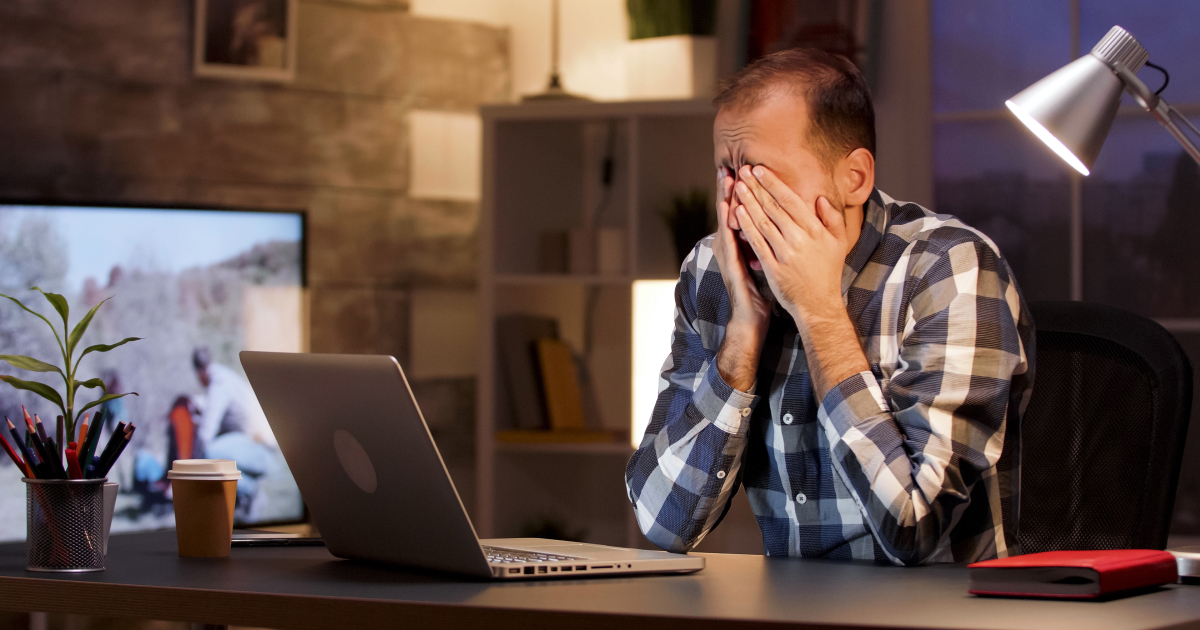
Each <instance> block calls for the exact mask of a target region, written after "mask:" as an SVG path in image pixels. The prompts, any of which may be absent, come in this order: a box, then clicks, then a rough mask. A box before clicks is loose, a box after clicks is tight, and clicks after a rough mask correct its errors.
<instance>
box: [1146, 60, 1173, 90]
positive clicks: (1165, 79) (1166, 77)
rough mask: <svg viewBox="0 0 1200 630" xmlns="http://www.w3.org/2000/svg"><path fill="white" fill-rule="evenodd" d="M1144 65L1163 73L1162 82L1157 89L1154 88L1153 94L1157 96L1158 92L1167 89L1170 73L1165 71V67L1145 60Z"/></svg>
mask: <svg viewBox="0 0 1200 630" xmlns="http://www.w3.org/2000/svg"><path fill="white" fill-rule="evenodd" d="M1146 65H1147V66H1150V67H1151V68H1154V69H1155V70H1158V71H1159V72H1161V73H1162V75H1163V84H1162V85H1161V86H1160V87H1159V88H1158V89H1157V90H1154V95H1155V96H1158V95H1159V94H1162V91H1163V90H1165V89H1167V85H1169V84H1170V83H1171V75H1170V73H1168V72H1167V69H1166V68H1164V67H1162V66H1160V65H1157V64H1153V63H1150V62H1149V61H1147V62H1146Z"/></svg>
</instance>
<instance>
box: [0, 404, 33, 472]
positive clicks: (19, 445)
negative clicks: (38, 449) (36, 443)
mask: <svg viewBox="0 0 1200 630" xmlns="http://www.w3.org/2000/svg"><path fill="white" fill-rule="evenodd" d="M4 421H5V422H7V423H8V432H9V433H10V434H11V435H12V437H13V444H15V445H16V449H17V450H18V451H20V453H21V457H24V458H25V467H26V469H27V470H28V471H29V472H30V473H34V474H32V475H30V477H33V478H36V471H35V469H34V467H33V457H32V456H30V454H29V451H28V450H27V449H26V448H25V440H24V439H22V438H21V434H20V433H18V432H17V427H16V426H15V425H13V423H12V420H9V419H8V418H7V417H6V418H4Z"/></svg>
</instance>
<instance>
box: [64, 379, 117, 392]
mask: <svg viewBox="0 0 1200 630" xmlns="http://www.w3.org/2000/svg"><path fill="white" fill-rule="evenodd" d="M80 387H86V388H88V389H96V388H97V387H99V388H100V391H102V392H104V393H105V394H107V393H108V388H107V387H105V386H104V381H102V380H100V379H99V378H89V379H88V380H86V381H75V382H74V384H73V385H72V386H71V393H75V392H77V391H79V388H80Z"/></svg>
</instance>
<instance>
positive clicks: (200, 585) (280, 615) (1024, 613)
mask: <svg viewBox="0 0 1200 630" xmlns="http://www.w3.org/2000/svg"><path fill="white" fill-rule="evenodd" d="M704 555H705V557H706V558H707V560H708V566H707V568H706V569H704V570H703V571H701V572H699V573H695V574H691V575H676V576H641V577H625V578H622V577H613V578H598V579H574V580H572V579H562V580H548V581H534V582H512V583H503V584H501V583H487V582H459V581H454V580H452V579H449V578H447V577H444V576H435V575H422V574H414V573H407V572H403V571H399V570H393V569H389V568H385V567H377V566H372V565H366V564H362V563H357V562H348V561H345V560H338V559H336V558H334V557H333V556H331V555H329V553H328V552H327V551H326V550H325V549H324V548H322V547H307V548H295V549H289V548H270V549H261V548H260V549H235V550H234V552H233V556H232V557H230V558H228V559H219V560H197V559H184V558H180V557H178V555H177V554H176V551H175V535H174V533H173V532H158V533H151V534H133V535H126V536H113V538H112V542H111V543H110V549H109V559H108V571H106V572H103V573H90V574H79V575H66V574H58V575H53V574H44V573H43V574H38V573H29V572H26V571H25V546H24V544H12V545H3V546H0V608H5V609H9V610H20V611H35V610H36V611H49V612H72V613H87V614H94V615H99V616H116V617H122V616H123V617H139V618H145V619H165V620H181V621H195V622H205V623H214V624H231V625H247V626H266V627H273V628H355V627H379V626H381V625H385V624H386V625H389V626H391V625H403V626H404V627H405V628H426V627H429V628H432V627H483V626H484V624H486V625H487V627H489V628H508V627H513V628H515V627H521V628H530V627H538V628H548V627H558V628H571V629H572V630H576V629H578V628H599V627H613V626H615V625H617V624H629V625H628V627H630V628H633V627H638V628H643V629H646V630H661V629H665V628H687V629H689V630H695V629H699V628H715V627H729V622H731V621H736V622H740V623H738V624H737V625H738V626H739V627H742V626H746V627H751V626H761V627H784V626H792V627H828V626H835V625H836V626H838V627H843V628H844V627H923V628H1034V627H1038V628H1064V629H1066V628H1081V629H1086V630H1101V629H1105V628H1165V627H1172V628H1176V627H1197V628H1200V587H1197V586H1169V587H1166V588H1163V589H1161V590H1159V591H1156V592H1153V593H1149V594H1145V595H1139V596H1136V597H1128V598H1125V599H1118V600H1114V601H1109V602H1099V603H1094V602H1056V601H1037V600H1007V599H986V598H977V597H973V596H971V595H968V594H967V570H966V568H965V567H963V566H961V565H954V566H951V565H941V566H930V567H920V568H911V569H903V568H897V567H890V566H878V565H872V564H865V563H846V562H834V561H823V560H789V559H768V558H764V557H761V556H738V555H724V554H704ZM650 617H652V618H654V619H647V618H650ZM634 623H636V624H638V625H637V626H633V625H632V624H634Z"/></svg>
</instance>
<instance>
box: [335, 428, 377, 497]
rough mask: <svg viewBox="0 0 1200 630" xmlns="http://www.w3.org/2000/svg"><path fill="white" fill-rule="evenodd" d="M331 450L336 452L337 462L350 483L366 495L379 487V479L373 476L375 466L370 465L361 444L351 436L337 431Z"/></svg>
mask: <svg viewBox="0 0 1200 630" xmlns="http://www.w3.org/2000/svg"><path fill="white" fill-rule="evenodd" d="M333 450H334V451H335V452H337V458H338V462H340V463H341V464H342V470H345V471H346V475H347V476H348V477H350V481H353V482H354V485H356V486H358V488H359V489H360V490H362V491H363V492H366V493H367V494H370V493H372V492H375V489H376V488H378V487H379V479H378V478H376V476H375V465H374V464H372V463H371V458H370V457H369V456H367V451H366V449H364V448H363V447H362V444H359V443H358V440H356V439H354V436H353V435H350V434H349V433H347V432H346V431H343V430H342V429H338V430H337V431H335V432H334V433H333Z"/></svg>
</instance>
